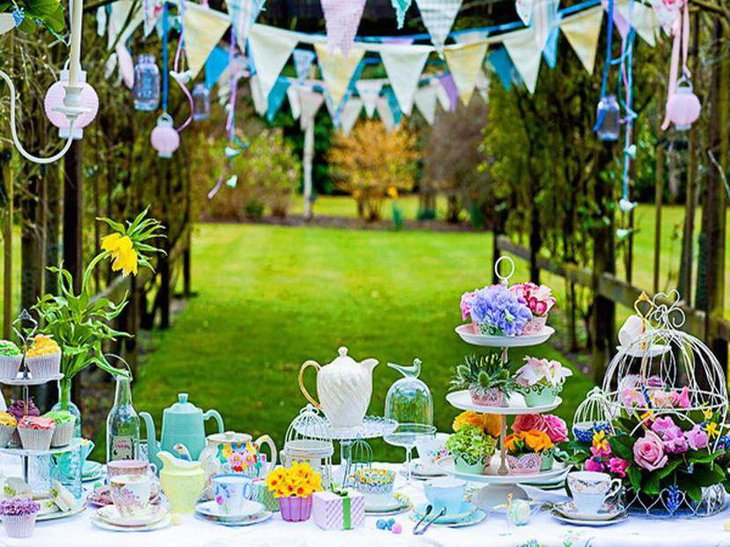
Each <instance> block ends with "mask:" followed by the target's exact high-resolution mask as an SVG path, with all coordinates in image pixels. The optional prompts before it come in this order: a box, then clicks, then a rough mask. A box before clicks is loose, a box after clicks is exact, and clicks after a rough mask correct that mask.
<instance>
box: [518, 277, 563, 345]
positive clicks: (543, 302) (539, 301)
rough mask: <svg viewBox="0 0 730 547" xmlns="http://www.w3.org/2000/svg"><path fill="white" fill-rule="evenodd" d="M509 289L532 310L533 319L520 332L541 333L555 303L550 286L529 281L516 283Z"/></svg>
mask: <svg viewBox="0 0 730 547" xmlns="http://www.w3.org/2000/svg"><path fill="white" fill-rule="evenodd" d="M509 290H510V292H511V293H512V294H514V295H515V296H516V297H517V298H519V299H521V300H524V301H525V303H526V304H527V307H528V308H529V309H530V311H531V312H532V319H530V320H529V321H528V322H527V323H526V324H525V326H524V328H523V329H522V332H521V333H520V334H523V335H524V334H539V333H540V332H541V331H542V330H543V329H544V328H545V325H546V324H547V319H548V313H549V312H550V310H551V309H552V307H553V306H554V305H555V298H554V297H553V296H552V290H551V289H550V287H548V286H546V285H539V286H538V285H535V284H534V283H529V282H528V283H516V284H514V285H512V286H511V287H510V288H509Z"/></svg>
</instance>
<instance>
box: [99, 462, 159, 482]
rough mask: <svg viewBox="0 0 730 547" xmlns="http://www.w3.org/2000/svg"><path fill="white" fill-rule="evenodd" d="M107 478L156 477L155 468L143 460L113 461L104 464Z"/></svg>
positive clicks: (152, 464)
mask: <svg viewBox="0 0 730 547" xmlns="http://www.w3.org/2000/svg"><path fill="white" fill-rule="evenodd" d="M106 473H107V477H109V478H110V479H111V478H112V477H117V476H119V475H150V474H152V475H156V474H157V466H155V464H154V463H149V462H147V461H145V460H140V459H137V460H114V461H111V462H109V463H107V464H106Z"/></svg>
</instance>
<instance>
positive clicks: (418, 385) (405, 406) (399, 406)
mask: <svg viewBox="0 0 730 547" xmlns="http://www.w3.org/2000/svg"><path fill="white" fill-rule="evenodd" d="M388 366H389V367H390V368H393V369H395V370H397V371H398V372H400V373H401V374H402V375H403V378H401V379H400V380H397V381H395V382H394V383H393V385H392V386H390V389H389V390H388V395H387V396H386V397H385V416H387V417H388V418H392V419H394V420H396V421H397V422H398V423H401V424H405V423H409V424H425V425H433V397H432V396H431V390H430V389H428V386H427V385H426V384H425V383H424V382H423V381H422V380H420V379H419V378H418V375H419V374H420V373H421V360H420V359H414V360H413V365H411V366H403V365H398V364H396V363H388Z"/></svg>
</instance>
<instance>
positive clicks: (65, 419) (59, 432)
mask: <svg viewBox="0 0 730 547" xmlns="http://www.w3.org/2000/svg"><path fill="white" fill-rule="evenodd" d="M43 417H44V418H49V419H51V420H53V422H54V423H55V424H56V429H54V430H53V438H52V439H51V446H52V447H53V448H59V447H61V446H67V445H68V444H69V443H70V442H71V438H72V437H73V434H74V423H75V421H76V418H74V415H73V414H71V413H70V412H69V411H68V410H53V411H51V412H46V413H45V414H44V415H43Z"/></svg>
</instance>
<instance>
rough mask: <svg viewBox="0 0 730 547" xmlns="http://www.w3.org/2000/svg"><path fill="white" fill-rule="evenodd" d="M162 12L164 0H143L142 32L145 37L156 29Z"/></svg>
mask: <svg viewBox="0 0 730 547" xmlns="http://www.w3.org/2000/svg"><path fill="white" fill-rule="evenodd" d="M160 14H162V0H142V19H143V25H142V32H143V35H144V37H145V38H147V37H148V36H149V35H150V34H152V31H153V30H155V25H156V24H157V18H158V17H159V16H160Z"/></svg>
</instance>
